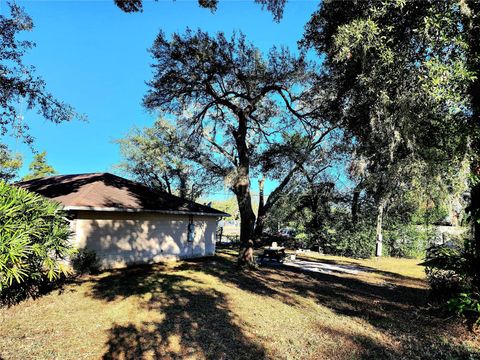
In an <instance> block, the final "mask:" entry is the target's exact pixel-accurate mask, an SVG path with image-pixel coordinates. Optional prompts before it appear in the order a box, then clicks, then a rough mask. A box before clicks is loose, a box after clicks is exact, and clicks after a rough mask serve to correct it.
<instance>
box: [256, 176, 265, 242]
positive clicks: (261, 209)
mask: <svg viewBox="0 0 480 360" xmlns="http://www.w3.org/2000/svg"><path fill="white" fill-rule="evenodd" d="M264 186H265V176H262V178H261V179H259V180H258V192H259V194H258V196H259V200H258V213H257V222H256V224H255V232H254V236H255V239H256V240H257V239H259V238H260V237H261V236H262V234H263V230H264V228H265V219H266V215H267V214H266V211H265V210H266V208H265V199H264V193H263V191H264Z"/></svg>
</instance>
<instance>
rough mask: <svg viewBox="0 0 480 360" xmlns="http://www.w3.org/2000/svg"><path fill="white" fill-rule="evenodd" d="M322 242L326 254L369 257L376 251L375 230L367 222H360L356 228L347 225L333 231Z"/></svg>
mask: <svg viewBox="0 0 480 360" xmlns="http://www.w3.org/2000/svg"><path fill="white" fill-rule="evenodd" d="M325 238H326V239H328V241H325V242H324V243H323V244H322V249H323V251H324V252H325V253H326V254H332V255H340V256H348V257H354V258H369V257H371V256H372V255H373V254H374V252H375V231H374V228H373V227H372V226H371V225H369V224H367V223H362V222H360V223H358V224H357V225H356V226H355V227H354V228H351V227H345V228H340V229H338V230H336V231H332V232H330V233H329V234H328V236H326V237H325Z"/></svg>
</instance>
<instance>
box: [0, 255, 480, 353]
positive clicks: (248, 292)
mask: <svg viewBox="0 0 480 360" xmlns="http://www.w3.org/2000/svg"><path fill="white" fill-rule="evenodd" d="M311 260H318V261H329V262H330V263H335V264H344V265H352V266H353V265H358V266H359V269H363V270H364V271H363V270H362V271H361V272H360V273H359V274H357V275H351V274H350V275H349V274H342V273H327V274H308V273H302V272H299V271H292V270H289V269H284V268H281V267H269V266H265V267H261V268H260V269H258V270H256V271H246V272H238V271H237V269H236V266H235V258H234V257H233V256H232V255H230V254H228V252H224V253H222V254H220V255H219V256H217V257H215V258H213V259H204V260H199V261H190V262H178V263H174V264H165V265H155V266H147V267H139V268H132V269H128V270H122V271H111V272H105V273H102V274H100V275H98V276H89V277H84V278H81V279H79V281H78V282H77V283H76V284H70V285H68V286H66V287H65V288H64V289H63V290H62V291H61V292H59V291H54V292H52V293H51V294H49V295H46V296H44V297H42V298H39V299H37V300H35V301H33V300H31V301H27V302H24V303H21V304H19V305H16V306H14V307H11V308H9V309H2V310H0V318H1V323H0V357H1V358H4V359H30V358H41V359H44V358H58V359H96V358H102V357H105V358H124V359H131V358H137V359H138V358H139V359H142V358H145V359H149V358H161V359H169V358H190V359H202V358H210V359H237V358H238V359H261V358H275V359H277V358H279V359H358V358H374V359H389V358H390V359H397V358H405V359H411V358H416V357H418V358H426V359H441V358H445V359H446V358H452V359H454V358H468V356H472V358H476V356H479V353H478V352H476V350H475V349H476V347H477V346H478V345H479V344H478V339H477V338H476V337H475V335H474V334H472V333H469V332H468V331H467V330H466V329H465V327H464V326H463V325H461V324H460V325H458V324H457V325H455V323H454V322H453V321H452V320H448V321H446V320H444V319H442V318H437V317H435V316H433V314H432V313H431V312H428V310H427V309H426V308H425V306H426V304H427V292H426V290H425V282H424V279H423V273H422V272H423V270H422V268H421V266H419V265H417V264H416V263H415V261H414V260H403V259H387V258H386V259H378V260H377V259H372V260H352V259H347V258H339V257H325V256H317V255H313V256H311ZM362 267H363V268H362Z"/></svg>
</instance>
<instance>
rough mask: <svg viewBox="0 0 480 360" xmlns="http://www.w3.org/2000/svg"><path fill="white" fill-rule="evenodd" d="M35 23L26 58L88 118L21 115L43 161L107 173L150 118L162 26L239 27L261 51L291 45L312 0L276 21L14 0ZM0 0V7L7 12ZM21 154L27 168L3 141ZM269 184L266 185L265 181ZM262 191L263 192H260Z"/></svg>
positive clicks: (241, 10) (163, 6)
mask: <svg viewBox="0 0 480 360" xmlns="http://www.w3.org/2000/svg"><path fill="white" fill-rule="evenodd" d="M17 2H18V3H19V4H20V5H22V6H23V7H24V8H25V10H26V11H27V13H28V14H29V15H30V16H31V17H32V19H33V21H34V24H35V28H34V30H33V31H32V32H31V33H29V34H28V35H27V36H26V37H27V38H28V39H29V40H33V41H35V42H36V44H37V46H36V48H34V49H32V50H31V51H30V52H29V53H28V54H27V55H26V56H25V63H27V64H33V65H35V66H36V68H37V72H38V74H40V75H41V76H42V77H43V79H44V80H45V81H46V83H47V86H48V89H49V91H51V92H52V93H53V94H54V95H55V96H56V97H57V98H59V99H61V100H63V101H65V102H68V103H69V104H71V105H73V106H74V107H75V108H76V109H77V111H79V112H80V113H83V114H85V115H86V116H87V117H88V121H87V122H79V121H73V122H71V123H66V124H61V125H54V124H51V123H49V122H47V121H45V120H43V119H42V118H41V117H39V116H38V115H36V114H35V113H34V112H28V113H24V116H25V121H27V122H28V123H29V124H30V126H31V133H32V134H33V136H34V137H35V138H36V141H35V148H36V149H37V150H39V151H42V150H46V151H47V153H48V157H47V158H48V161H49V163H50V164H51V165H53V166H54V168H55V169H56V170H57V171H58V172H59V173H62V174H67V173H83V172H101V171H112V170H113V167H114V165H115V164H117V163H118V162H119V161H120V153H119V149H118V146H117V145H116V144H114V143H113V140H114V139H116V138H120V137H122V136H124V135H125V134H126V132H127V131H128V130H129V129H130V128H132V127H133V126H139V127H142V126H148V125H150V124H152V123H153V121H154V116H153V115H151V114H149V113H147V112H146V110H145V109H144V108H143V107H142V105H141V100H142V97H143V95H144V94H145V92H146V85H145V81H147V80H149V79H150V78H151V69H150V63H151V58H150V54H149V53H148V51H147V49H148V48H150V47H151V45H152V43H153V40H154V38H155V36H156V35H157V34H158V32H159V31H160V30H163V31H164V32H165V33H166V34H167V35H169V34H171V33H173V32H183V31H184V30H185V28H186V27H190V28H193V29H196V28H201V29H203V30H206V31H209V32H211V33H215V32H217V31H224V32H226V33H227V34H231V33H232V31H234V30H241V31H243V32H244V33H245V35H246V36H247V39H248V40H250V41H252V42H253V43H254V44H255V45H256V46H258V47H259V48H260V49H261V50H263V51H267V50H268V49H269V48H270V47H272V46H273V45H277V46H279V45H285V46H289V47H290V48H292V49H296V46H297V41H298V40H299V39H300V38H301V36H302V33H303V28H304V25H305V23H306V22H307V21H308V19H309V18H310V15H311V13H312V12H313V11H314V10H315V9H316V8H317V6H318V1H292V0H291V1H289V2H288V4H287V7H286V10H285V15H284V18H283V20H282V21H281V22H280V23H275V22H274V21H273V19H272V16H271V14H270V13H268V12H267V11H262V9H261V6H259V5H256V4H254V3H253V0H252V1H247V0H244V1H230V0H220V4H219V7H218V10H217V11H216V12H215V13H211V12H210V11H209V10H206V9H202V8H200V7H199V6H198V5H197V1H182V0H180V1H178V0H177V1H175V2H174V1H170V0H168V1H167V0H161V1H159V2H154V1H146V2H145V5H144V12H143V13H136V14H126V13H123V12H122V11H121V10H120V9H118V8H117V7H116V6H115V5H114V4H113V0H102V1H17ZM7 10H8V9H7V6H6V3H5V1H4V0H0V12H2V13H5V12H7ZM2 141H5V142H7V143H8V144H9V145H10V147H11V149H12V150H15V151H18V152H21V153H22V154H23V156H24V160H25V166H24V168H23V169H22V171H21V175H24V174H25V173H26V172H27V166H28V163H29V162H30V160H31V158H32V153H31V151H30V150H29V149H28V147H26V146H25V145H23V144H22V143H21V142H20V141H15V140H12V139H2ZM267 186H268V187H270V186H271V184H268V185H267ZM266 191H267V193H268V192H269V189H268V188H267V189H266Z"/></svg>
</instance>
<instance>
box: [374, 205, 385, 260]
mask: <svg viewBox="0 0 480 360" xmlns="http://www.w3.org/2000/svg"><path fill="white" fill-rule="evenodd" d="M384 211H385V202H384V201H383V200H380V202H379V203H378V206H377V228H376V246H375V256H378V257H380V256H382V247H383V213H384Z"/></svg>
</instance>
